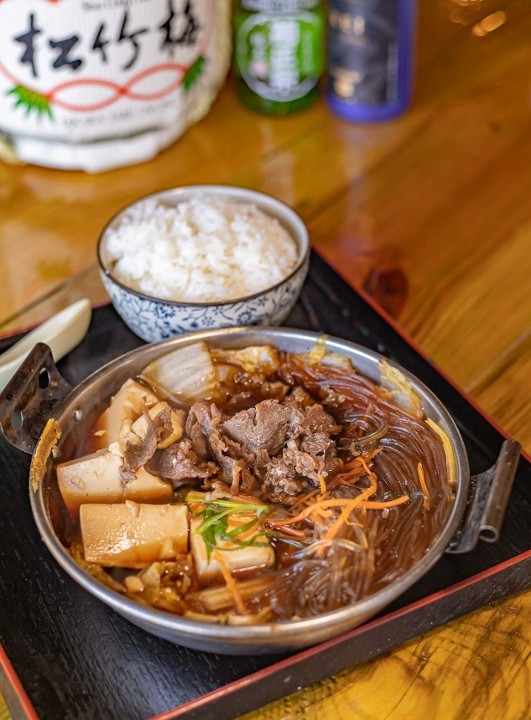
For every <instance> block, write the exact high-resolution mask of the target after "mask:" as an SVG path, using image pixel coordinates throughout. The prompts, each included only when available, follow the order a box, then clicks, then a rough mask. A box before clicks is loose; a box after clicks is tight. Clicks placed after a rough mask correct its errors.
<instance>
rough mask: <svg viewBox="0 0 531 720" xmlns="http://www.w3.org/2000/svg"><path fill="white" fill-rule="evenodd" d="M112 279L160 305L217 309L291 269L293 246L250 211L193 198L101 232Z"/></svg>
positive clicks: (149, 209)
mask: <svg viewBox="0 0 531 720" xmlns="http://www.w3.org/2000/svg"><path fill="white" fill-rule="evenodd" d="M105 248H106V251H107V252H106V254H107V257H108V259H109V261H110V263H111V267H112V269H113V274H114V275H115V276H116V278H117V279H118V280H120V281H121V282H122V283H123V284H124V285H127V286H128V287H131V288H133V289H135V290H139V291H140V292H142V293H145V294H146V295H151V296H154V297H157V298H161V299H164V300H177V301H185V302H192V303H193V302H216V301H226V300H234V299H236V298H239V297H243V296H245V295H250V294H253V293H256V292H260V291H262V290H265V289H267V288H268V287H271V286H273V285H275V284H276V283H278V282H280V281H281V280H283V279H284V278H285V277H286V276H287V275H289V274H290V273H291V271H292V270H293V269H294V268H295V265H296V263H297V248H296V245H295V241H294V240H293V238H292V237H291V236H290V235H289V233H288V232H287V231H286V230H285V229H284V228H283V227H282V225H281V224H280V223H279V222H278V221H277V220H276V219H275V218H273V217H270V216H269V215H266V214H265V213H264V212H263V211H262V210H259V209H258V208H257V207H256V206H254V205H251V204H247V203H242V202H238V201H235V200H231V199H230V198H218V197H197V198H193V199H191V200H189V201H186V202H181V203H178V204H177V205H176V206H175V207H168V206H166V205H161V204H160V202H159V201H158V200H156V199H148V200H144V201H142V202H140V203H138V204H136V205H134V206H133V207H132V208H131V209H130V211H129V212H128V213H127V215H125V216H124V218H123V220H122V222H121V223H120V225H119V226H117V227H115V228H111V229H109V230H108V231H107V236H106V241H105Z"/></svg>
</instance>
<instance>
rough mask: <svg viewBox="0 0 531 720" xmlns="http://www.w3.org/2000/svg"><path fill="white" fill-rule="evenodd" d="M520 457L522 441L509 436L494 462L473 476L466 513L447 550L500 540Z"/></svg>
mask: <svg viewBox="0 0 531 720" xmlns="http://www.w3.org/2000/svg"><path fill="white" fill-rule="evenodd" d="M519 458H520V443H518V442H517V441H516V440H505V441H504V443H503V445H502V446H501V449H500V454H499V455H498V459H497V460H496V462H495V463H494V465H493V466H492V467H490V468H489V469H488V470H485V471H484V472H482V473H479V474H478V475H472V476H471V478H470V486H469V490H468V502H467V507H466V510H465V515H464V518H463V520H462V522H461V525H460V527H459V529H458V530H457V532H456V534H455V535H454V537H453V538H452V540H451V542H450V544H449V546H448V548H447V549H446V552H447V553H465V552H469V551H470V550H473V549H474V548H475V547H476V545H477V544H478V541H479V540H484V541H485V542H496V540H498V538H499V536H500V532H501V526H502V523H503V518H504V516H505V510H506V509H507V503H508V502H509V495H510V494H511V488H512V486H513V481H514V478H515V475H516V468H517V467H518V460H519Z"/></svg>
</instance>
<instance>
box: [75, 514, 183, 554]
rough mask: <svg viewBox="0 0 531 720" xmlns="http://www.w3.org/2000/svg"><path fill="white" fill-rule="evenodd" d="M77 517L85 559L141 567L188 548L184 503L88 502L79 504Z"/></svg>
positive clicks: (180, 552)
mask: <svg viewBox="0 0 531 720" xmlns="http://www.w3.org/2000/svg"><path fill="white" fill-rule="evenodd" d="M79 519H80V526H81V538H82V541H83V553H84V555H85V560H87V562H93V563H99V564H100V565H105V566H112V567H127V568H142V567H145V566H146V565H149V564H151V563H153V562H157V561H158V560H173V559H174V558H176V557H178V556H179V555H184V554H186V552H187V549H188V508H187V506H186V505H184V504H179V505H145V504H139V503H135V502H131V501H127V502H125V503H119V504H116V505H92V504H89V505H82V506H81V508H80V512H79Z"/></svg>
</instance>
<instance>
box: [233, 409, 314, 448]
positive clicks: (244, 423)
mask: <svg viewBox="0 0 531 720" xmlns="http://www.w3.org/2000/svg"><path fill="white" fill-rule="evenodd" d="M303 417H304V416H303V414H302V413H301V411H300V410H298V409H297V408H295V407H286V406H285V405H282V404H281V403H280V402H279V401H278V400H263V401H262V402H259V403H258V404H257V405H255V407H252V408H249V409H248V410H241V411H240V412H239V413H236V415H233V416H232V417H231V418H230V419H229V420H226V421H225V422H224V423H223V425H222V426H221V428H222V430H223V432H224V433H226V434H228V436H229V437H230V438H231V439H232V440H235V441H236V442H238V443H240V444H241V445H242V446H243V447H244V448H245V449H246V450H247V451H249V452H250V453H256V452H258V451H259V450H265V451H266V452H267V453H268V455H270V456H273V455H276V454H277V453H278V452H280V450H281V449H282V447H283V446H284V444H285V442H286V439H287V437H288V434H289V433H290V432H293V431H294V429H295V428H296V427H297V426H298V425H299V424H300V422H301V421H302V420H303Z"/></svg>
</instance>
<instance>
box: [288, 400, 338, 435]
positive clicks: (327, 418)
mask: <svg viewBox="0 0 531 720" xmlns="http://www.w3.org/2000/svg"><path fill="white" fill-rule="evenodd" d="M304 413H305V417H304V419H303V420H302V422H301V423H300V425H299V428H298V434H299V435H305V436H309V435H311V434H313V433H326V434H327V435H338V434H339V433H340V432H341V430H342V428H341V425H337V423H336V421H335V420H334V418H333V417H332V416H331V415H330V414H329V413H327V412H326V410H325V409H324V407H323V406H322V405H320V404H319V403H314V404H313V405H310V406H309V407H307V408H305V410H304Z"/></svg>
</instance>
